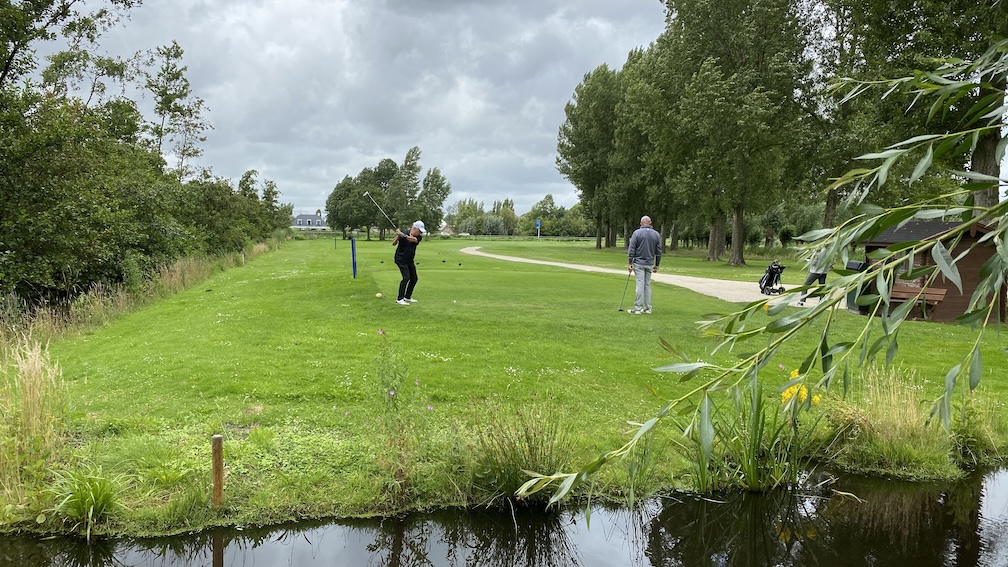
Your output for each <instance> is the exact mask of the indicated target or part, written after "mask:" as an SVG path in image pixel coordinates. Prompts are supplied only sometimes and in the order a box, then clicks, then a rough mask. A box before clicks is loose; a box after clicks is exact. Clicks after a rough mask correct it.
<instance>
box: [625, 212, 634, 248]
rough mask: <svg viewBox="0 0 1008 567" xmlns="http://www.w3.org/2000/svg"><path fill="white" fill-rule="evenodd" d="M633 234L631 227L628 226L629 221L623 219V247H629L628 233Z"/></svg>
mask: <svg viewBox="0 0 1008 567" xmlns="http://www.w3.org/2000/svg"><path fill="white" fill-rule="evenodd" d="M631 234H633V229H632V228H630V221H629V220H627V219H623V248H629V247H630V235H631Z"/></svg>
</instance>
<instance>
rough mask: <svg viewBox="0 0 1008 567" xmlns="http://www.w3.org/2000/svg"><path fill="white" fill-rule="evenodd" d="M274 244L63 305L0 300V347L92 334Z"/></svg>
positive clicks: (91, 292) (196, 262) (168, 270)
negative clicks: (21, 340) (24, 338)
mask: <svg viewBox="0 0 1008 567" xmlns="http://www.w3.org/2000/svg"><path fill="white" fill-rule="evenodd" d="M278 247H279V241H278V240H270V241H269V242H266V243H262V242H260V243H256V244H249V245H248V246H247V247H246V248H245V250H243V251H241V252H235V253H232V254H224V255H220V256H187V257H184V258H179V259H178V260H175V261H174V262H172V263H170V264H165V265H163V266H161V267H159V268H158V269H157V270H155V271H154V272H153V273H151V274H148V275H147V278H146V279H140V280H139V283H134V284H132V285H128V284H125V283H124V284H119V285H115V286H109V285H106V284H102V283H96V284H94V285H93V286H91V288H90V289H88V290H87V291H85V292H84V293H81V294H79V295H77V296H76V297H74V299H73V300H71V301H70V302H69V304H65V305H52V304H41V305H32V306H29V305H26V304H25V303H24V302H23V301H22V300H21V299H20V298H18V297H17V296H15V295H13V294H12V295H9V296H6V297H3V298H2V299H0V344H2V345H4V346H5V347H10V345H12V344H14V343H15V342H16V341H17V337H18V336H19V335H30V336H34V337H37V338H39V339H40V340H43V341H48V340H51V339H55V338H59V337H61V336H63V335H65V334H67V333H71V332H74V331H75V330H78V329H81V328H89V327H91V328H93V327H98V326H101V325H104V324H105V323H108V322H109V321H111V320H112V319H114V318H115V317H117V316H119V315H122V314H124V313H128V312H131V311H133V310H135V309H137V308H139V307H142V306H144V305H147V304H149V303H150V302H151V301H153V300H157V299H160V298H164V297H168V296H170V295H174V294H176V293H179V292H181V291H183V290H185V289H188V288H189V287H190V286H192V285H194V284H196V283H199V282H201V281H204V280H206V279H208V278H209V277H210V276H212V275H213V274H215V273H217V272H221V271H224V270H226V269H228V268H233V267H235V266H240V265H242V264H244V263H245V262H246V261H247V260H250V259H252V258H255V257H256V256H259V255H261V254H265V253H266V252H270V251H273V250H276V249H277V248H278Z"/></svg>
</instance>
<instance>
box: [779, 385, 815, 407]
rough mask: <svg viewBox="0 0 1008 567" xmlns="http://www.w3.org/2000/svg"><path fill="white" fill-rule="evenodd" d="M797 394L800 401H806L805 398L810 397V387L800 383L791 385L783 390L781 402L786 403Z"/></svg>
mask: <svg viewBox="0 0 1008 567" xmlns="http://www.w3.org/2000/svg"><path fill="white" fill-rule="evenodd" d="M795 394H797V395H798V401H799V402H802V403H805V400H806V399H807V398H808V388H806V387H805V386H800V385H798V384H795V385H794V386H791V387H790V388H788V389H787V390H784V391H783V392H781V403H782V404H786V403H787V401H788V400H790V399H791V398H793V397H795ZM813 401H814V400H813Z"/></svg>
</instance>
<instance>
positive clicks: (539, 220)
mask: <svg viewBox="0 0 1008 567" xmlns="http://www.w3.org/2000/svg"><path fill="white" fill-rule="evenodd" d="M541 222H542V219H536V238H539V225H540V223H541Z"/></svg>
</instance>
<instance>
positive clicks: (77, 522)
mask: <svg viewBox="0 0 1008 567" xmlns="http://www.w3.org/2000/svg"><path fill="white" fill-rule="evenodd" d="M121 484H122V478H121V477H117V478H110V477H109V476H108V475H106V474H105V473H104V471H102V468H101V467H88V468H85V469H78V470H72V471H65V472H57V473H56V482H55V483H54V484H53V486H52V488H50V489H49V491H50V492H51V493H52V494H53V496H54V497H55V499H56V506H55V508H54V512H55V513H56V514H58V515H60V516H62V517H63V518H64V520H65V521H69V522H71V524H72V528H71V529H73V530H74V531H77V530H79V529H80V528H84V532H85V534H86V536H87V539H88V541H90V540H91V532H92V531H93V530H94V528H95V526H96V525H98V524H99V523H101V522H103V521H105V520H106V519H107V518H109V517H111V516H112V515H114V514H115V513H116V512H117V511H119V510H122V509H123V508H124V506H123V504H122V502H121V501H120V499H119V492H120V490H121V489H120V485H121Z"/></svg>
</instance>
